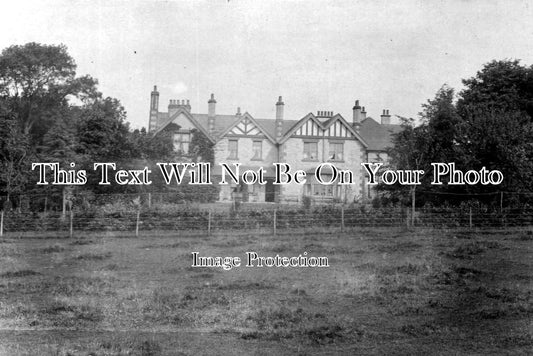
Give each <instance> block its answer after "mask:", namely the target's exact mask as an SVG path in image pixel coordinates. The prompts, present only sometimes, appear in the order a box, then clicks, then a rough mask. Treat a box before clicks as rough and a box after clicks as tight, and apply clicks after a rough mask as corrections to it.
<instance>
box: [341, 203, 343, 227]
mask: <svg viewBox="0 0 533 356" xmlns="http://www.w3.org/2000/svg"><path fill="white" fill-rule="evenodd" d="M341 232H344V206H342V207H341Z"/></svg>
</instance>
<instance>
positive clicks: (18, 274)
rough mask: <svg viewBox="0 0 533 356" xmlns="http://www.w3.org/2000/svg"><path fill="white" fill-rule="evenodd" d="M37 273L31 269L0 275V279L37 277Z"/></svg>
mask: <svg viewBox="0 0 533 356" xmlns="http://www.w3.org/2000/svg"><path fill="white" fill-rule="evenodd" d="M39 275H40V273H39V272H35V271H33V270H31V269H23V270H20V271H9V272H5V273H2V274H0V277H3V278H20V277H31V276H39Z"/></svg>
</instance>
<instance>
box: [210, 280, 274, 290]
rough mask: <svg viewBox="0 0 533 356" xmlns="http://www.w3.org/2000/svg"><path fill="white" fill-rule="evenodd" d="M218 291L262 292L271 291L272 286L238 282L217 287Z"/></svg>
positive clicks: (261, 283)
mask: <svg viewBox="0 0 533 356" xmlns="http://www.w3.org/2000/svg"><path fill="white" fill-rule="evenodd" d="M217 288H218V289H219V290H228V291H231V290H262V289H273V288H275V287H274V285H272V284H270V283H266V282H252V281H244V280H238V281H235V282H231V283H228V284H222V285H219V286H218V287H217Z"/></svg>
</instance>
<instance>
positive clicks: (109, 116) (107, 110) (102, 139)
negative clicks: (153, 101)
mask: <svg viewBox="0 0 533 356" xmlns="http://www.w3.org/2000/svg"><path fill="white" fill-rule="evenodd" d="M77 122H78V124H77V132H76V136H77V139H78V147H77V153H79V154H83V155H87V156H89V157H91V158H93V159H94V160H95V161H97V162H98V160H102V159H107V160H109V159H111V160H119V159H122V158H129V157H131V152H132V149H133V148H132V147H131V142H130V140H129V126H128V124H127V122H126V111H125V110H124V107H122V105H121V104H120V102H119V101H118V100H117V99H113V98H109V97H108V98H105V99H99V100H96V101H95V102H94V103H91V104H89V105H85V106H84V107H82V108H81V109H80V110H79V119H78V120H77Z"/></svg>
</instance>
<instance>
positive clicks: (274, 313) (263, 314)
mask: <svg viewBox="0 0 533 356" xmlns="http://www.w3.org/2000/svg"><path fill="white" fill-rule="evenodd" d="M247 321H248V322H249V323H251V324H252V325H254V326H255V327H254V329H256V330H254V331H250V332H246V333H243V334H241V338H243V339H266V340H276V341H277V340H281V339H292V338H303V339H307V340H308V341H310V342H311V343H313V344H318V345H325V344H330V343H333V342H336V341H339V340H342V339H344V338H345V337H346V336H347V328H346V327H344V326H343V325H341V323H339V322H336V321H332V320H330V319H328V317H327V316H326V315H324V314H321V313H312V312H308V311H304V310H303V309H302V308H297V309H294V310H291V309H289V308H287V307H283V306H282V307H278V308H270V309H265V308H263V309H260V310H258V311H256V312H255V313H254V314H252V315H250V316H249V317H248V318H247ZM356 334H357V333H356Z"/></svg>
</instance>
